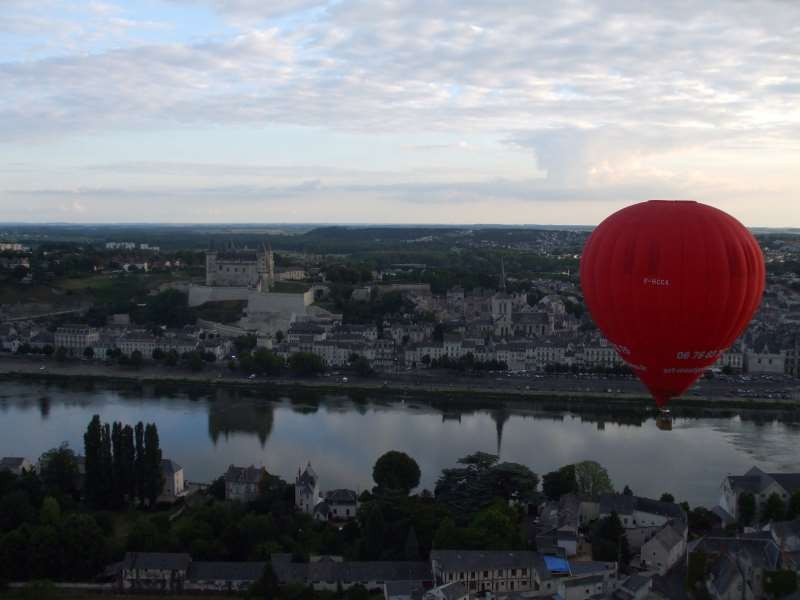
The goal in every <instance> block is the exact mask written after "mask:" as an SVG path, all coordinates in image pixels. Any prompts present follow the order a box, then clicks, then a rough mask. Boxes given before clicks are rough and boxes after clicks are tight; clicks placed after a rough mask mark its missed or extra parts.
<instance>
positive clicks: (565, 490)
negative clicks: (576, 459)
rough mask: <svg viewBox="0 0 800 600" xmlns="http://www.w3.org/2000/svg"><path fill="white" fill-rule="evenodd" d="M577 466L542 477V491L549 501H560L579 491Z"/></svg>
mask: <svg viewBox="0 0 800 600" xmlns="http://www.w3.org/2000/svg"><path fill="white" fill-rule="evenodd" d="M577 489H578V488H577V483H576V481H575V465H567V466H565V467H561V468H560V469H558V470H556V471H551V472H550V473H547V474H545V475H544V476H543V477H542V491H543V492H544V495H545V496H547V498H548V499H549V500H558V499H559V498H561V496H563V495H565V494H572V493H575V492H576V491H577Z"/></svg>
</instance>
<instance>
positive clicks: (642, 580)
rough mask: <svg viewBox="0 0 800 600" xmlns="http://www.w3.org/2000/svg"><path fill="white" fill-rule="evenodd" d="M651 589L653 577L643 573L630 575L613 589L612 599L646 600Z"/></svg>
mask: <svg viewBox="0 0 800 600" xmlns="http://www.w3.org/2000/svg"><path fill="white" fill-rule="evenodd" d="M652 589H653V578H652V577H647V576H645V575H638V574H637V575H631V576H630V577H628V578H627V579H624V580H623V581H622V582H620V585H619V587H618V588H617V589H616V590H614V594H613V595H612V598H613V600H647V599H648V598H649V597H650V590H652Z"/></svg>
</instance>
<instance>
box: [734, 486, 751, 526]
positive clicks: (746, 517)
mask: <svg viewBox="0 0 800 600" xmlns="http://www.w3.org/2000/svg"><path fill="white" fill-rule="evenodd" d="M736 512H737V514H738V515H739V525H741V526H742V527H747V526H748V525H750V524H751V523H752V522H753V519H754V518H755V516H756V497H755V496H754V495H753V494H751V493H750V492H742V493H741V494H739V497H738V498H737V499H736Z"/></svg>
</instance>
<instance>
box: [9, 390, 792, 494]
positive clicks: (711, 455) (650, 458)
mask: <svg viewBox="0 0 800 600" xmlns="http://www.w3.org/2000/svg"><path fill="white" fill-rule="evenodd" d="M550 404H551V405H552V402H551V403H550ZM94 414H99V415H100V417H101V418H102V419H103V420H104V421H108V422H111V421H114V420H118V421H122V422H124V423H130V424H135V423H136V422H137V421H146V422H155V423H156V424H157V425H158V431H159V435H160V439H161V447H162V450H163V454H164V457H165V458H170V459H172V460H174V461H175V462H177V463H178V464H180V465H181V466H182V467H183V468H184V473H185V477H186V479H187V480H188V481H195V482H209V481H211V480H212V479H214V478H215V477H218V476H219V475H221V474H222V473H223V472H224V471H225V470H226V469H227V467H228V465H230V464H236V465H240V466H246V465H251V464H253V465H264V466H265V467H266V468H267V469H268V470H269V471H270V472H271V473H275V474H278V475H280V476H282V477H284V478H285V479H288V480H290V481H293V479H294V476H295V475H296V473H297V469H298V468H299V467H300V466H301V465H305V463H306V462H308V461H310V462H311V463H312V465H313V466H314V469H315V470H316V471H317V473H318V475H319V476H320V480H321V487H322V489H323V490H325V489H332V488H337V487H349V488H352V489H356V490H363V489H365V488H368V487H370V486H371V485H372V483H371V476H372V465H373V464H374V462H375V459H376V458H378V456H380V455H381V454H382V453H383V452H385V451H387V450H401V451H403V452H406V453H408V454H409V455H411V456H412V457H414V459H416V461H417V462H418V463H419V466H420V469H421V471H422V482H421V485H422V486H423V487H426V488H428V489H433V486H434V484H435V482H436V478H437V476H438V474H439V473H440V472H441V470H442V469H443V468H447V467H450V466H453V465H454V464H455V462H456V460H457V459H458V458H459V457H462V456H465V455H467V454H469V453H472V452H475V451H483V452H491V453H499V455H500V457H501V459H502V460H506V461H514V462H520V463H523V464H526V465H528V466H529V467H530V468H531V469H533V470H534V471H535V472H537V473H539V474H543V473H546V472H548V471H551V470H553V469H555V468H557V467H560V466H562V465H565V464H569V463H573V462H577V461H581V460H586V459H591V460H596V461H598V462H600V463H601V464H602V465H604V466H605V467H606V468H607V469H608V471H609V473H610V475H611V477H612V480H613V481H614V484H615V485H616V487H618V488H619V489H622V487H624V486H625V485H629V486H630V487H631V488H632V489H633V491H634V492H635V493H637V494H639V495H644V496H654V497H659V496H660V495H661V494H662V493H663V492H670V493H672V494H673V495H674V496H675V497H676V499H678V500H687V501H689V502H690V503H691V504H692V505H695V504H703V505H706V506H709V507H711V506H713V505H714V504H715V503H716V502H717V499H718V496H719V486H720V483H721V481H722V479H723V477H724V476H725V475H726V474H729V473H735V474H741V473H743V472H744V471H746V470H747V469H749V468H750V467H751V466H753V465H757V466H758V467H760V468H762V469H764V470H766V471H782V472H787V471H800V424H798V423H786V422H780V421H778V420H773V419H763V418H762V419H758V420H755V419H752V418H747V417H740V416H738V415H734V416H724V417H714V418H675V419H674V422H673V425H672V430H671V431H663V430H661V429H659V428H658V427H657V425H656V422H655V420H654V419H653V418H652V417H642V416H639V415H636V414H630V413H628V414H624V415H620V414H618V413H617V414H610V413H609V414H604V413H602V412H599V413H598V412H597V411H595V413H594V414H592V415H587V414H583V413H582V414H575V413H572V412H569V411H567V410H552V408H551V409H548V410H544V409H543V408H542V407H541V404H537V403H523V402H519V401H515V402H514V403H513V404H512V403H507V404H505V405H504V406H499V405H497V404H495V405H487V403H483V404H481V403H477V402H476V403H470V402H461V403H460V405H459V406H454V405H453V404H446V405H445V404H442V402H441V401H439V400H436V399H434V398H431V399H430V400H429V401H427V400H424V399H414V400H403V399H402V398H400V397H398V398H397V399H392V398H391V397H389V398H386V397H381V398H374V399H371V398H369V397H367V398H360V399H355V400H354V399H352V398H349V397H347V396H323V397H315V396H313V395H303V397H292V398H289V397H281V398H271V397H269V396H268V395H267V394H266V393H252V392H250V393H248V392H242V391H226V390H221V389H218V390H214V391H212V392H210V393H209V392H206V393H202V392H201V393H187V392H181V391H177V390H175V389H157V388H153V387H149V386H145V387H130V388H110V387H108V386H105V385H100V384H97V385H92V384H80V385H79V386H75V385H71V386H70V385H55V384H44V383H9V382H4V383H3V384H2V385H1V386H0V456H26V457H28V458H29V459H31V460H35V459H36V458H38V457H39V455H41V453H42V452H44V451H45V450H47V449H49V448H52V447H54V446H56V445H58V444H60V443H62V442H67V443H68V444H69V445H70V447H71V448H73V449H74V450H76V451H77V452H78V453H82V452H83V437H82V436H83V432H84V431H85V429H86V425H87V423H88V422H89V420H90V419H91V417H92V415H94Z"/></svg>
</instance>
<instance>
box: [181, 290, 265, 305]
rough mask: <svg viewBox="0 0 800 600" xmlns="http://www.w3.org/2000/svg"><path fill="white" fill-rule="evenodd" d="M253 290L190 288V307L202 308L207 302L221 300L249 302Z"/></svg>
mask: <svg viewBox="0 0 800 600" xmlns="http://www.w3.org/2000/svg"><path fill="white" fill-rule="evenodd" d="M252 293H254V292H253V290H251V289H250V288H246V287H211V286H207V285H192V286H189V306H200V305H201V304H205V303H206V302H218V301H220V300H247V299H249V298H250V295H251V294H252Z"/></svg>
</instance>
